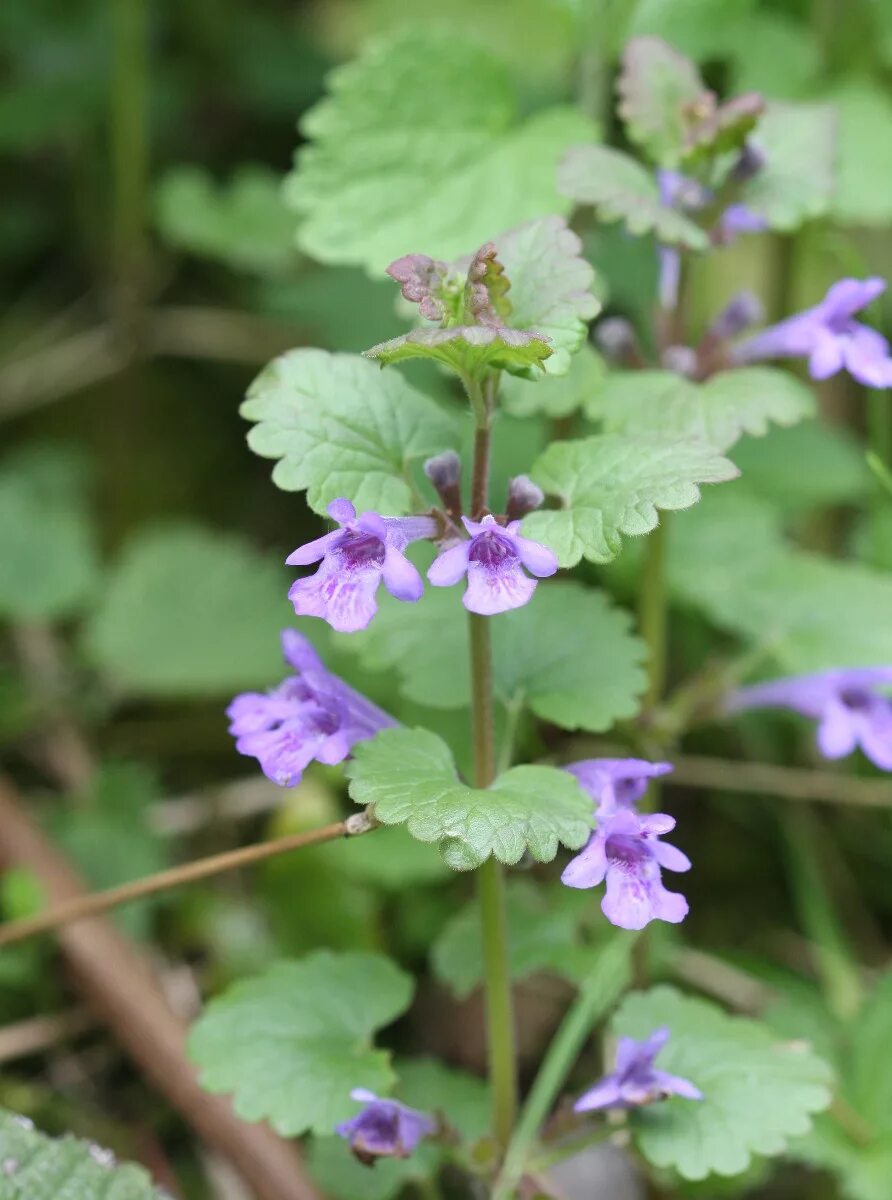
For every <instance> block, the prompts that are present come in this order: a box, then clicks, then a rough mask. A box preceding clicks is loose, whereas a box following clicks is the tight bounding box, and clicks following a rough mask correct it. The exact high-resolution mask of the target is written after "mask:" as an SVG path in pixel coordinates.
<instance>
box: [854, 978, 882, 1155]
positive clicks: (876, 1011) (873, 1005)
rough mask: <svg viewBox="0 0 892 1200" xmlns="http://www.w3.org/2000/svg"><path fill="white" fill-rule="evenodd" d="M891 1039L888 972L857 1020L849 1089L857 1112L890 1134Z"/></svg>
mask: <svg viewBox="0 0 892 1200" xmlns="http://www.w3.org/2000/svg"><path fill="white" fill-rule="evenodd" d="M890 1041H892V971H887V972H886V973H885V974H884V975H883V976H882V977H881V978H880V980H879V982H878V983H877V984H876V985H875V987H874V988H873V991H872V992H871V993H870V996H869V997H868V999H867V1002H866V1003H865V1005H864V1007H863V1008H862V1010H861V1012H860V1013H859V1014H858V1017H857V1019H856V1021H855V1022H854V1023H853V1026H852V1049H851V1057H850V1062H849V1067H848V1070H847V1072H846V1081H845V1091H846V1096H847V1098H848V1099H849V1101H850V1102H851V1104H852V1106H853V1108H854V1109H855V1111H856V1112H857V1113H859V1114H860V1115H861V1116H862V1117H864V1119H865V1120H866V1121H867V1123H868V1124H869V1125H872V1126H873V1128H874V1129H876V1130H877V1131H878V1132H883V1133H888V1134H892V1074H890V1072H889V1071H888V1069H887V1068H888V1058H887V1051H888V1047H889V1043H890Z"/></svg>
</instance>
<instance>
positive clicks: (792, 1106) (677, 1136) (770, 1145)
mask: <svg viewBox="0 0 892 1200" xmlns="http://www.w3.org/2000/svg"><path fill="white" fill-rule="evenodd" d="M661 1025H666V1026H668V1028H669V1030H670V1033H671V1036H670V1038H669V1042H668V1043H667V1045H666V1047H665V1049H664V1050H663V1051H662V1052H661V1053H660V1057H659V1063H658V1065H659V1067H660V1069H661V1070H665V1071H669V1072H671V1073H672V1074H674V1075H681V1076H683V1077H684V1078H685V1079H690V1080H691V1082H692V1083H694V1084H696V1086H697V1087H699V1088H700V1090H701V1091H702V1092H703V1097H704V1098H703V1100H702V1101H700V1102H694V1101H690V1100H683V1099H680V1098H678V1097H672V1098H671V1099H669V1100H666V1101H663V1102H661V1103H659V1104H654V1105H651V1106H649V1107H647V1108H644V1109H641V1110H639V1111H638V1112H635V1113H632V1114H631V1115H630V1124H631V1126H632V1133H633V1137H634V1139H635V1143H636V1145H637V1147H638V1149H639V1150H640V1151H641V1153H642V1154H643V1155H644V1157H645V1158H646V1159H648V1161H649V1162H651V1163H653V1164H654V1166H656V1167H661V1168H664V1167H673V1168H675V1170H677V1171H678V1172H679V1174H681V1175H682V1176H683V1177H684V1178H685V1179H692V1180H693V1179H705V1178H706V1176H707V1175H709V1174H712V1173H715V1174H717V1175H737V1174H739V1173H740V1172H741V1171H744V1170H746V1168H747V1167H748V1165H749V1163H750V1161H751V1159H752V1157H753V1156H754V1155H757V1154H762V1155H776V1154H781V1153H783V1151H784V1149H785V1147H786V1145H787V1141H788V1139H789V1138H791V1137H793V1136H795V1135H797V1134H802V1133H805V1132H806V1130H808V1128H809V1127H810V1124H811V1114H812V1113H816V1112H820V1111H821V1109H824V1108H826V1107H827V1105H828V1104H829V1103H830V1095H831V1093H830V1086H829V1085H830V1082H831V1071H830V1068H829V1067H828V1066H827V1064H826V1063H825V1062H823V1060H822V1059H820V1058H818V1057H817V1056H816V1055H815V1054H813V1053H812V1052H811V1051H810V1050H808V1049H807V1048H806V1047H805V1046H803V1045H802V1044H799V1043H783V1042H779V1041H778V1040H777V1038H776V1037H775V1035H774V1034H773V1033H772V1032H771V1030H769V1029H768V1028H767V1027H766V1026H764V1025H761V1024H759V1023H758V1022H756V1021H750V1020H746V1019H744V1018H742V1017H729V1016H727V1015H726V1014H725V1013H723V1012H722V1011H721V1009H719V1008H717V1007H716V1006H715V1005H713V1004H710V1003H708V1002H707V1001H705V1000H696V999H692V998H690V997H687V996H683V995H682V994H681V993H680V992H677V991H676V990H675V989H674V988H671V987H656V988H653V989H652V990H651V991H649V992H638V993H633V994H632V995H630V996H628V997H627V998H626V1000H625V1002H624V1003H623V1004H622V1006H621V1008H620V1009H619V1011H618V1012H617V1014H616V1016H615V1018H614V1021H613V1029H614V1032H615V1033H617V1034H620V1035H623V1036H626V1037H633V1038H637V1039H641V1038H645V1037H647V1036H648V1035H649V1034H650V1033H652V1032H653V1031H654V1029H656V1028H658V1027H659V1026H661Z"/></svg>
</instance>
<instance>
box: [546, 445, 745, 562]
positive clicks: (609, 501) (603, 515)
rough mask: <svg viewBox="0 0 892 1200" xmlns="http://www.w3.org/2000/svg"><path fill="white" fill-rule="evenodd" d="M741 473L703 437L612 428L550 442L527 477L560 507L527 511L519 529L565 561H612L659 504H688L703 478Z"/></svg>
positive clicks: (645, 529) (653, 517) (650, 521)
mask: <svg viewBox="0 0 892 1200" xmlns="http://www.w3.org/2000/svg"><path fill="white" fill-rule="evenodd" d="M738 474H739V472H738V470H737V468H736V467H735V466H734V464H733V463H732V462H731V461H730V460H729V459H727V458H723V457H722V456H721V455H720V454H718V453H717V452H716V451H715V450H714V449H713V448H712V447H711V446H708V445H706V444H705V443H702V442H695V441H678V442H673V441H667V440H666V439H661V438H646V437H637V438H634V437H626V436H623V435H621V434H613V433H607V434H603V435H599V436H595V437H589V438H581V439H578V440H576V441H571V442H554V443H552V445H551V446H549V447H548V449H547V450H546V451H545V453H544V454H542V455H541V456H540V457H539V458H538V459H537V461H536V462H535V464H534V465H533V469H532V472H531V475H532V478H533V479H534V480H535V482H536V483H538V484H539V486H540V487H541V488H543V489H544V490H545V492H546V493H548V494H549V495H551V496H555V497H557V499H558V501H559V502H560V504H561V507H560V508H556V509H542V510H540V511H539V512H534V513H530V515H529V516H528V517H527V518H526V519H525V520H524V523H523V528H524V533H525V535H526V536H527V537H530V538H533V539H534V540H535V541H539V542H544V543H545V544H546V545H547V546H550V547H551V549H552V550H554V552H555V554H557V556H558V560H559V561H560V564H561V566H563V567H574V566H575V565H576V564H577V563H578V562H579V560H580V559H581V558H587V559H588V560H589V561H590V562H610V560H611V559H613V558H615V557H616V555H617V554H618V553H619V551H620V547H621V545H622V535H623V534H626V535H627V536H630V537H635V536H639V535H640V534H644V533H649V532H650V531H651V530H652V529H653V528H654V527H655V526H656V525H657V523H658V520H659V517H658V515H657V510H658V509H661V508H662V509H678V508H689V507H690V506H691V505H692V504H696V503H697V501H698V500H699V499H700V489H699V485H700V484H703V483H722V482H724V481H725V480H728V479H734V478H735V477H736V476H737V475H738Z"/></svg>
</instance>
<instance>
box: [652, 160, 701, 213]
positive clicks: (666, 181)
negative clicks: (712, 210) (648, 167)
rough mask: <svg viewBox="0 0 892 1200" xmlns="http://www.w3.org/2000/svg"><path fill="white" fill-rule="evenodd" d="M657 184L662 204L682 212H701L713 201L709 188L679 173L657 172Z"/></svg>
mask: <svg viewBox="0 0 892 1200" xmlns="http://www.w3.org/2000/svg"><path fill="white" fill-rule="evenodd" d="M657 184H658V186H659V189H660V200H661V201H662V203H663V204H665V206H666V207H667V208H677V209H679V210H680V211H681V212H699V211H700V210H701V209H702V208H705V207H706V205H707V204H708V203H709V202H710V200H711V199H712V192H711V191H710V190H709V188H707V187H704V186H703V184H702V183H698V182H697V180H696V179H689V178H688V176H687V175H682V174H681V173H680V172H679V171H665V170H660V171H657Z"/></svg>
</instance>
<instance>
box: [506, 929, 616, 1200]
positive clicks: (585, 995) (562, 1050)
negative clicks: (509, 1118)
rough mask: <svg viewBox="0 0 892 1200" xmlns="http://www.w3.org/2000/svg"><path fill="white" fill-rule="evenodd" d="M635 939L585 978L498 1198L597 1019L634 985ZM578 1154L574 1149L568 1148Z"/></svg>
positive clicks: (514, 1143) (529, 1103)
mask: <svg viewBox="0 0 892 1200" xmlns="http://www.w3.org/2000/svg"><path fill="white" fill-rule="evenodd" d="M633 943H634V938H630V937H628V936H627V935H626V934H621V935H619V936H617V937H615V938H613V939H612V940H611V941H610V942H609V943H608V945H607V946H606V948H605V949H604V950H603V951H602V952H601V954H600V955H599V957H598V960H597V962H596V963H595V966H594V967H593V968H592V970H591V972H590V973H589V975H588V977H587V978H586V979H585V980H584V981H583V984H582V987H581V988H580V991H579V995H578V997H577V998H576V1000H575V1002H574V1003H573V1005H572V1006H571V1007H570V1008H569V1009H568V1011H567V1014H566V1016H565V1017H564V1019H563V1021H562V1022H561V1025H560V1028H559V1029H558V1031H557V1033H556V1034H555V1036H554V1038H553V1040H552V1042H551V1045H550V1046H549V1047H548V1051H547V1052H546V1055H545V1058H544V1059H543V1060H542V1065H541V1066H540V1067H539V1073H538V1075H537V1076H536V1078H535V1081H534V1083H533V1086H532V1087H531V1088H530V1093H529V1095H528V1096H527V1098H526V1102H525V1103H524V1106H523V1110H522V1112H521V1114H520V1120H519V1121H518V1122H517V1129H516V1130H515V1131H514V1136H513V1137H512V1139H511V1144H510V1146H509V1147H508V1153H507V1155H506V1156H505V1165H504V1168H503V1170H502V1174H501V1176H500V1178H499V1181H498V1183H497V1185H496V1189H495V1192H494V1194H493V1200H509V1197H510V1196H512V1195H513V1194H514V1190H515V1188H516V1186H517V1182H518V1180H519V1179H520V1178H521V1176H522V1175H523V1173H524V1170H525V1167H526V1164H527V1160H528V1157H529V1152H530V1148H531V1146H532V1144H533V1141H534V1139H535V1138H536V1136H537V1134H538V1132H539V1130H540V1129H541V1128H542V1125H543V1124H544V1122H545V1119H546V1118H547V1116H548V1114H549V1112H550V1111H551V1109H552V1107H553V1105H554V1102H555V1099H556V1098H557V1095H558V1093H559V1092H560V1090H561V1088H562V1087H563V1085H564V1082H565V1080H566V1078H567V1076H568V1074H569V1073H570V1070H571V1068H572V1066H573V1064H574V1062H575V1061H576V1059H577V1057H578V1056H579V1052H580V1050H581V1049H582V1047H583V1046H584V1044H585V1040H586V1038H587V1037H588V1036H589V1033H590V1032H591V1030H592V1027H593V1026H594V1025H595V1023H596V1022H597V1021H598V1020H599V1019H600V1018H601V1017H602V1016H603V1015H604V1013H605V1012H606V1011H607V1010H608V1009H609V1008H610V1006H611V1005H612V1004H613V1003H614V1001H615V1000H616V999H617V997H618V996H619V995H620V993H621V992H622V991H623V989H624V988H625V987H626V986H627V985H628V982H629V974H630V965H629V959H630V952H631V948H632V945H633ZM568 1153H572V1149H571V1150H568Z"/></svg>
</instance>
